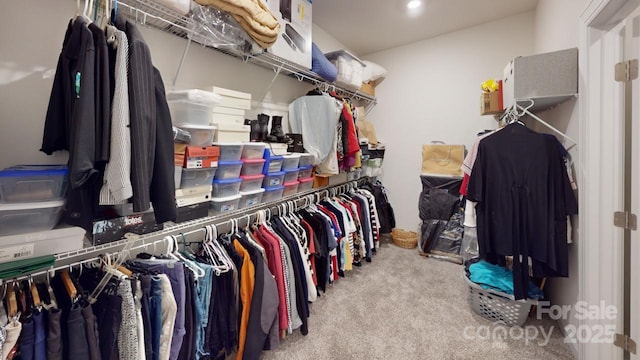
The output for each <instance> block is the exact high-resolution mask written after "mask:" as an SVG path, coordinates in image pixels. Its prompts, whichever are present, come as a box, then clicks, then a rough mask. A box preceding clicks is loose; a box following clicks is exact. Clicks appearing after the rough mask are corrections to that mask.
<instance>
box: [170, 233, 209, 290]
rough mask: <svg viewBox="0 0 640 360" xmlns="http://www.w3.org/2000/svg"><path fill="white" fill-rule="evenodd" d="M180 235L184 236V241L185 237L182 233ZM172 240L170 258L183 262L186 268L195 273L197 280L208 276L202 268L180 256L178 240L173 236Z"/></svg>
mask: <svg viewBox="0 0 640 360" xmlns="http://www.w3.org/2000/svg"><path fill="white" fill-rule="evenodd" d="M180 235H182V237H183V240H184V235H183V234H182V233H180ZM171 240H172V241H171V243H172V246H171V248H172V252H171V253H170V254H169V256H171V257H173V258H174V259H176V260H178V261H181V262H182V263H183V264H184V265H185V266H186V267H188V268H189V269H190V270H191V271H192V272H193V275H194V277H195V278H196V279H201V278H203V277H204V276H205V275H206V273H205V271H204V270H203V269H202V268H200V267H198V266H197V265H195V264H194V263H193V262H192V261H189V260H187V259H186V258H185V257H184V256H183V255H182V254H180V252H179V251H178V239H177V238H176V237H175V236H173V235H171Z"/></svg>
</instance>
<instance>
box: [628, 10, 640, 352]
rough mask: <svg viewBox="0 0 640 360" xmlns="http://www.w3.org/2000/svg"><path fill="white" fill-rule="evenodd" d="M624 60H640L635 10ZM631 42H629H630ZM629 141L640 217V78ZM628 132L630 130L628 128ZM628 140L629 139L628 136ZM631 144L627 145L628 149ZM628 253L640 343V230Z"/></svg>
mask: <svg viewBox="0 0 640 360" xmlns="http://www.w3.org/2000/svg"><path fill="white" fill-rule="evenodd" d="M626 28H627V31H626V36H625V40H626V44H627V46H626V47H625V58H626V59H639V60H640V11H638V10H635V11H634V12H633V13H632V14H631V15H630V16H629V17H628V18H627V21H626ZM629 40H630V41H629ZM631 91H632V95H631V121H630V123H631V124H630V126H631V129H630V135H631V136H630V138H631V140H630V141H631V147H630V149H629V151H628V152H627V153H630V154H631V159H630V160H631V161H630V163H629V164H628V165H627V166H630V167H631V169H630V172H631V179H630V192H631V193H630V194H628V196H630V200H631V201H630V202H631V204H630V205H631V213H632V214H635V215H637V216H640V78H636V79H635V80H633V81H632V90H631ZM628 130H629V129H628ZM627 139H629V136H628V137H627ZM628 146H629V144H626V147H628ZM625 251H626V252H628V254H627V256H626V261H628V262H629V270H630V271H629V274H628V279H627V281H626V284H625V286H627V287H628V291H629V295H628V296H629V299H628V301H629V305H628V307H627V310H628V312H629V314H628V315H629V320H628V321H629V325H628V326H629V327H630V337H631V339H633V340H635V342H636V343H638V342H640V263H639V262H638V260H639V259H640V229H638V230H632V231H631V234H630V244H628V245H627V246H626V247H625ZM630 359H632V360H640V353H639V352H638V351H637V350H636V353H635V354H633V353H631V354H630Z"/></svg>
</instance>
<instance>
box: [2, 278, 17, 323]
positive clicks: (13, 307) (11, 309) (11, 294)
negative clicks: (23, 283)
mask: <svg viewBox="0 0 640 360" xmlns="http://www.w3.org/2000/svg"><path fill="white" fill-rule="evenodd" d="M5 301H6V303H7V311H8V314H9V317H10V318H15V317H17V315H18V299H17V298H16V289H15V283H14V282H11V284H10V285H8V287H7V295H6V298H5Z"/></svg>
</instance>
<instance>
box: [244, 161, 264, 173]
mask: <svg viewBox="0 0 640 360" xmlns="http://www.w3.org/2000/svg"><path fill="white" fill-rule="evenodd" d="M264 162H265V160H264V159H242V171H241V172H240V175H243V176H251V175H259V174H262V169H263V168H264Z"/></svg>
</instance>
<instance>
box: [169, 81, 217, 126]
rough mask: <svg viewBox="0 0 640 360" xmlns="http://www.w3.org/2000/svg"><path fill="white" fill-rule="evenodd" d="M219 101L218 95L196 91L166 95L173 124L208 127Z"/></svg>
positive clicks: (173, 92)
mask: <svg viewBox="0 0 640 360" xmlns="http://www.w3.org/2000/svg"><path fill="white" fill-rule="evenodd" d="M221 100H222V98H221V97H220V96H219V95H218V94H215V93H213V92H210V91H204V90H198V89H190V90H176V91H169V92H168V93H167V102H168V103H169V108H170V110H171V120H172V121H173V123H175V124H194V125H209V122H210V121H211V117H212V115H213V107H214V106H215V105H216V104H219V103H220V101H221Z"/></svg>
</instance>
